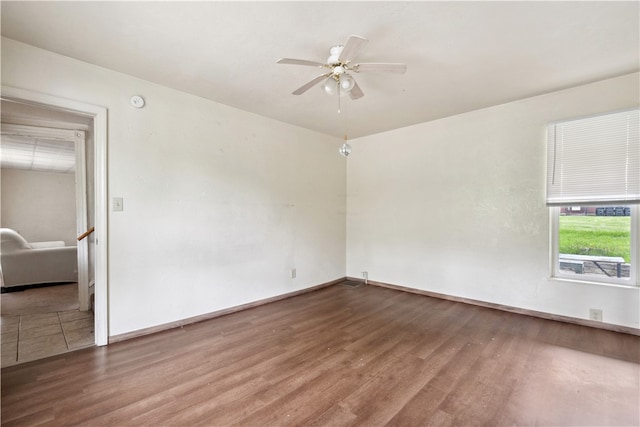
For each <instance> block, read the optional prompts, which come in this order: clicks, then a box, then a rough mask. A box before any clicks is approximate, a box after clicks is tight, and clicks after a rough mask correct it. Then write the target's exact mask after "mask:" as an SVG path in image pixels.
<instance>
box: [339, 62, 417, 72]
mask: <svg viewBox="0 0 640 427" xmlns="http://www.w3.org/2000/svg"><path fill="white" fill-rule="evenodd" d="M351 71H354V72H356V73H361V72H363V71H367V72H368V71H384V72H388V73H398V74H404V73H405V72H406V71H407V64H400V63H397V64H393V63H388V62H368V63H364V64H356V65H354V66H352V67H351Z"/></svg>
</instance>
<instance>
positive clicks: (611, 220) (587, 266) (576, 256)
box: [551, 205, 638, 285]
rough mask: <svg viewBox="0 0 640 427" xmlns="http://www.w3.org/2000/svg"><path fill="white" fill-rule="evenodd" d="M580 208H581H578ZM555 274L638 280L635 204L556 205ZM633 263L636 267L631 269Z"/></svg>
mask: <svg viewBox="0 0 640 427" xmlns="http://www.w3.org/2000/svg"><path fill="white" fill-rule="evenodd" d="M576 208H578V209H576ZM551 209H552V213H553V215H552V218H553V227H552V233H553V235H552V236H553V248H554V250H553V254H554V257H553V276H554V277H559V278H565V279H575V280H584V281H592V282H593V281H595V282H603V283H618V284H628V285H633V284H635V277H636V271H635V263H634V262H632V261H633V259H634V253H635V250H634V248H637V245H638V242H637V240H638V239H637V234H638V233H637V232H634V231H635V229H636V226H635V224H637V215H638V213H637V212H638V210H637V209H636V206H633V205H611V206H579V207H577V206H566V207H565V206H562V207H553V208H551ZM632 266H633V269H632Z"/></svg>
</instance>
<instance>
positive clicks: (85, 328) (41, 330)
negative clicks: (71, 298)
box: [0, 310, 94, 368]
mask: <svg viewBox="0 0 640 427" xmlns="http://www.w3.org/2000/svg"><path fill="white" fill-rule="evenodd" d="M0 330H1V331H2V337H1V344H2V355H1V358H2V363H1V365H2V367H3V368H4V367H5V366H11V365H16V364H18V363H23V362H27V361H30V360H35V359H42V358H44V357H48V356H53V355H55V354H60V353H65V352H68V351H72V350H77V349H80V348H83V347H90V346H92V345H94V338H93V312H91V311H79V310H71V311H57V312H51V313H37V314H26V315H13V316H2V317H0Z"/></svg>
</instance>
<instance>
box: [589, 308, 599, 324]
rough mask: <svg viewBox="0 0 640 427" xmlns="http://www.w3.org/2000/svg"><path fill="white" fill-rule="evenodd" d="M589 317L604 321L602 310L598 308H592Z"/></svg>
mask: <svg viewBox="0 0 640 427" xmlns="http://www.w3.org/2000/svg"><path fill="white" fill-rule="evenodd" d="M589 319H591V320H595V321H596V322H602V310H599V309H597V308H590V309H589Z"/></svg>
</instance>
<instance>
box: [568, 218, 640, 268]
mask: <svg viewBox="0 0 640 427" xmlns="http://www.w3.org/2000/svg"><path fill="white" fill-rule="evenodd" d="M558 241H559V245H560V253H562V254H577V255H597V256H620V257H622V258H624V260H625V262H627V263H628V262H630V261H631V217H628V216H560V231H559V239H558Z"/></svg>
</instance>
